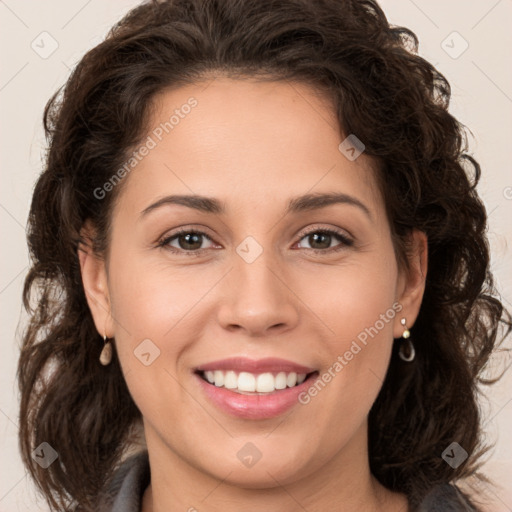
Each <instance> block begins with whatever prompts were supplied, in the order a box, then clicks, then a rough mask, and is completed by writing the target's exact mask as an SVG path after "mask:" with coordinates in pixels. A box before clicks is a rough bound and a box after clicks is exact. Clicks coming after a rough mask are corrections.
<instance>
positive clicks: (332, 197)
mask: <svg viewBox="0 0 512 512" xmlns="http://www.w3.org/2000/svg"><path fill="white" fill-rule="evenodd" d="M170 204H178V205H182V206H186V207H188V208H193V209H194V210H199V211H201V212H205V213H213V214H217V215H219V214H223V213H226V205H225V204H224V203H223V202H221V201H219V200H218V199H215V198H212V197H206V196H199V195H170V196H165V197H162V198H161V199H159V200H158V201H156V202H154V203H152V204H150V205H149V206H148V207H147V208H145V209H144V210H142V212H141V217H144V216H145V215H147V214H148V213H150V212H152V211H154V210H156V209H157V208H161V207H162V206H165V205H170ZM333 204H347V205H350V206H355V207H357V208H359V209H360V210H362V211H363V212H364V213H365V214H366V215H367V216H368V217H369V218H370V219H372V215H371V213H370V210H369V208H368V207H367V206H366V205H365V204H364V203H362V202H361V201H360V200H359V199H357V198H355V197H353V196H351V195H348V194H344V193H328V194H325V193H324V194H322V193H316V194H305V195H302V196H298V197H293V198H291V199H290V200H289V201H288V205H287V207H286V211H285V215H287V214H289V213H301V212H308V211H312V210H318V209H320V208H325V207H327V206H330V205H333Z"/></svg>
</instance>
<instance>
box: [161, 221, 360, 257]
mask: <svg viewBox="0 0 512 512" xmlns="http://www.w3.org/2000/svg"><path fill="white" fill-rule="evenodd" d="M313 233H322V234H324V235H331V236H335V237H336V238H338V240H339V241H340V242H341V244H339V245H338V246H335V247H330V248H327V249H307V248H306V250H308V251H311V252H313V253H315V254H321V253H323V254H326V253H333V252H338V251H341V250H343V249H345V248H346V247H351V246H353V245H354V241H353V240H351V239H350V238H348V237H347V236H346V235H345V234H343V233H342V232H340V231H336V230H332V229H318V228H316V229H312V230H310V231H307V232H306V233H303V234H302V236H301V237H300V238H299V242H300V241H301V240H302V239H303V238H305V237H307V236H308V235H311V234H313ZM184 234H187V235H188V234H191V235H201V236H204V237H206V238H207V239H208V240H210V241H212V239H211V238H210V237H209V236H208V235H207V234H206V233H204V232H203V231H198V230H195V229H190V228H189V229H187V228H181V229H179V230H178V231H176V232H175V233H173V234H172V235H169V236H166V237H164V238H163V239H161V240H160V241H159V242H158V244H157V247H162V248H164V249H166V250H168V251H170V252H173V253H175V254H185V255H186V256H201V255H202V253H203V251H206V250H207V249H195V250H192V251H186V250H185V249H176V247H171V246H170V245H169V243H170V242H171V241H172V240H174V239H175V238H178V237H179V236H181V235H184Z"/></svg>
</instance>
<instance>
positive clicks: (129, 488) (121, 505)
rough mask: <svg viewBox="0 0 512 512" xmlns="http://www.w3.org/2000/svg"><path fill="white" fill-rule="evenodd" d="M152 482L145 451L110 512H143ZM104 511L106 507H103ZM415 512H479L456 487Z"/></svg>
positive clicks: (134, 459) (129, 465) (114, 489)
mask: <svg viewBox="0 0 512 512" xmlns="http://www.w3.org/2000/svg"><path fill="white" fill-rule="evenodd" d="M149 482H150V471H149V459H148V454H147V452H146V451H144V452H141V453H138V454H136V455H132V456H131V457H130V458H128V459H127V460H126V461H125V462H124V463H123V464H122V465H121V467H120V468H119V469H118V470H117V472H116V474H115V476H114V479H113V481H112V485H111V487H110V488H109V496H110V497H111V498H110V499H109V503H108V504H105V505H104V506H105V507H106V508H105V510H106V511H108V512H140V510H141V507H142V495H143V494H144V491H145V489H146V487H147V486H148V485H149ZM102 510H103V507H102ZM416 512H478V509H476V508H475V507H474V506H473V505H472V504H471V503H470V502H469V501H468V500H467V498H466V497H465V496H464V495H463V494H462V493H461V492H460V491H459V490H458V488H457V487H456V486H454V485H450V484H444V485H440V486H437V487H436V488H435V489H433V490H432V491H431V492H430V493H429V494H428V496H426V498H425V499H424V500H423V502H422V503H421V505H420V507H419V508H418V509H417V510H416Z"/></svg>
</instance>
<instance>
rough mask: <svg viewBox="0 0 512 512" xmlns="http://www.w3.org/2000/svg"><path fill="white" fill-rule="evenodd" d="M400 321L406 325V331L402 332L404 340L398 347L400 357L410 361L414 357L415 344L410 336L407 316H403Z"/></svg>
mask: <svg viewBox="0 0 512 512" xmlns="http://www.w3.org/2000/svg"><path fill="white" fill-rule="evenodd" d="M400 323H401V324H402V325H403V326H404V332H403V333H402V338H403V340H402V343H401V344H400V348H399V349H398V355H399V356H400V359H402V361H407V362H408V363H409V362H411V361H412V360H413V359H414V356H415V355H416V351H415V350H414V345H413V344H412V341H411V340H410V338H409V336H410V335H411V332H410V331H409V329H407V326H406V325H405V318H402V320H400Z"/></svg>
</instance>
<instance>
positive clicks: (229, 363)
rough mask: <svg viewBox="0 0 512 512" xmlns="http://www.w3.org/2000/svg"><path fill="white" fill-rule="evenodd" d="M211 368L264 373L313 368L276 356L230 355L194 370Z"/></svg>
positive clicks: (312, 370)
mask: <svg viewBox="0 0 512 512" xmlns="http://www.w3.org/2000/svg"><path fill="white" fill-rule="evenodd" d="M213 370H232V371H238V372H249V373H255V374H259V373H266V372H287V373H290V372H296V373H311V372H314V371H315V369H314V368H309V367H307V366H303V365H301V364H297V363H294V362H293V361H287V360H286V359H279V358H276V357H266V358H264V359H249V358H247V357H230V358H228V359H220V360H218V361H212V362H211V363H206V364H202V365H201V366H198V367H197V368H196V371H199V372H206V371H213Z"/></svg>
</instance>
